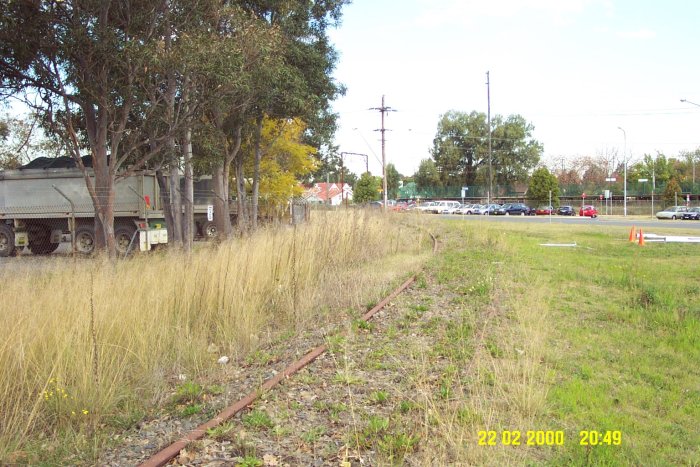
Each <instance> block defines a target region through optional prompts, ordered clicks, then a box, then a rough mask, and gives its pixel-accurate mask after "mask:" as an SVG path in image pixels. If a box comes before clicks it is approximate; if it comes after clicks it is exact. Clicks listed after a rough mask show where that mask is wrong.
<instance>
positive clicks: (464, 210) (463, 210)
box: [454, 204, 474, 215]
mask: <svg viewBox="0 0 700 467" xmlns="http://www.w3.org/2000/svg"><path fill="white" fill-rule="evenodd" d="M473 206H474V205H473V204H463V205H461V206H460V207H458V208H457V209H455V211H454V213H455V214H461V215H465V214H473V213H474V207H473Z"/></svg>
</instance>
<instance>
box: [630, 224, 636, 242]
mask: <svg viewBox="0 0 700 467" xmlns="http://www.w3.org/2000/svg"><path fill="white" fill-rule="evenodd" d="M636 237H637V236H636V235H635V233H634V226H632V230H630V242H634V241H635V240H636Z"/></svg>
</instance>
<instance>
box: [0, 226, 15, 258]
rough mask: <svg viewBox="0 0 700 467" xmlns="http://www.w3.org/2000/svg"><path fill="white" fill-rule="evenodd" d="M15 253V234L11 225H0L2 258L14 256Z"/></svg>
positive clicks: (0, 255) (0, 251)
mask: <svg viewBox="0 0 700 467" xmlns="http://www.w3.org/2000/svg"><path fill="white" fill-rule="evenodd" d="M14 253H15V233H14V232H13V231H12V229H11V228H10V226H9V225H7V224H3V225H0V257H3V258H5V257H7V256H12V255H13V254H14Z"/></svg>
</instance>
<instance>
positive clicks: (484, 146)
mask: <svg viewBox="0 0 700 467" xmlns="http://www.w3.org/2000/svg"><path fill="white" fill-rule="evenodd" d="M533 130H534V127H533V126H532V124H530V123H528V122H527V121H526V120H525V119H524V118H523V117H522V116H520V115H510V116H508V117H506V118H504V117H502V116H500V115H496V116H495V117H494V118H493V119H492V120H491V142H492V150H491V153H490V154H489V147H488V139H489V138H488V135H489V128H488V122H487V117H486V114H484V113H481V112H476V111H473V112H471V113H465V112H459V111H455V110H451V111H449V112H447V113H445V114H443V115H442V116H441V117H440V120H439V121H438V128H437V132H436V135H435V138H434V139H433V148H432V149H431V155H432V158H433V160H434V161H435V166H436V168H437V170H438V173H439V174H440V180H441V183H442V184H443V185H445V186H454V185H464V184H466V185H473V184H474V183H475V181H476V180H477V179H482V180H483V179H484V177H483V172H484V171H485V170H487V169H488V166H489V158H490V159H491V166H492V170H493V176H494V181H495V182H496V183H504V184H505V183H514V182H516V181H524V180H525V179H526V178H527V175H528V173H529V171H530V170H532V169H533V168H534V167H535V166H537V164H538V162H539V160H540V157H541V154H542V151H543V148H542V145H541V144H540V143H539V142H538V141H537V140H535V139H534V138H533V137H532V132H533Z"/></svg>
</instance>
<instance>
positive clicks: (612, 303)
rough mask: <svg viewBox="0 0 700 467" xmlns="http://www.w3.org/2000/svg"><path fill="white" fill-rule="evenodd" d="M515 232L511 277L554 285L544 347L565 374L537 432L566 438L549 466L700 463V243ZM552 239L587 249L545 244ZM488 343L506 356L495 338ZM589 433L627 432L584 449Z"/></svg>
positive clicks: (578, 232)
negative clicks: (614, 441) (584, 434)
mask: <svg viewBox="0 0 700 467" xmlns="http://www.w3.org/2000/svg"><path fill="white" fill-rule="evenodd" d="M507 230H508V233H507V238H508V243H509V246H510V248H511V251H514V252H515V254H514V255H513V256H512V257H510V258H508V259H507V260H506V261H507V264H506V265H507V266H509V267H510V268H511V274H513V278H512V279H511V280H515V282H516V284H519V285H526V282H527V278H528V277H529V278H532V277H535V276H536V277H537V279H538V280H539V281H544V282H545V283H549V284H551V292H552V293H551V295H549V297H548V300H546V303H544V304H543V307H544V308H546V310H547V312H548V313H549V319H548V323H549V332H550V336H551V337H550V339H549V340H548V341H547V342H546V348H545V349H544V355H545V358H546V361H547V362H548V363H549V365H550V366H551V368H553V369H554V373H553V377H554V382H553V383H552V384H551V385H550V387H549V390H548V394H547V399H546V402H547V405H546V410H544V411H543V412H542V413H540V414H539V415H538V418H537V423H538V425H539V426H533V427H532V429H542V430H554V429H559V428H563V429H564V430H565V431H566V435H567V437H566V438H567V442H566V444H565V445H564V446H563V448H558V449H556V450H554V451H553V453H552V455H551V457H550V458H549V459H548V462H549V463H550V464H551V465H564V464H576V465H580V464H595V465H630V464H637V465H641V464H644V465H681V464H698V463H700V448H699V446H700V430H698V429H697V421H698V420H700V365H698V362H699V361H700V295H699V294H698V285H697V281H698V278H699V277H700V274H699V273H700V263H698V258H700V247H699V246H698V245H679V244H675V245H674V244H669V245H663V244H647V245H646V246H645V247H643V248H640V247H638V246H637V245H635V244H630V243H628V242H625V241H624V240H625V238H624V237H625V233H624V229H610V230H609V231H602V232H601V231H594V230H591V229H588V228H577V229H572V228H568V229H566V231H563V230H562V229H557V230H553V231H547V230H546V229H543V228H532V229H531V230H530V231H527V230H525V231H522V230H520V231H518V230H515V229H510V228H507ZM543 236H546V237H550V238H552V237H554V238H553V239H548V241H560V240H561V239H562V238H563V237H566V238H567V239H568V241H575V242H576V243H577V244H578V245H580V246H581V248H576V249H561V248H559V249H557V248H544V247H541V246H539V243H540V241H541V240H542V239H543ZM521 293H523V294H528V288H527V287H524V288H522V289H521ZM487 348H488V350H489V352H490V353H491V356H492V357H494V358H500V357H501V356H502V354H503V352H504V349H501V348H500V347H499V346H498V343H497V342H496V341H488V342H487ZM589 430H597V431H599V432H603V431H605V430H618V431H621V432H622V443H621V445H619V446H607V445H603V446H595V447H590V448H589V447H585V446H581V445H580V440H581V436H580V432H581V431H589Z"/></svg>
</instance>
